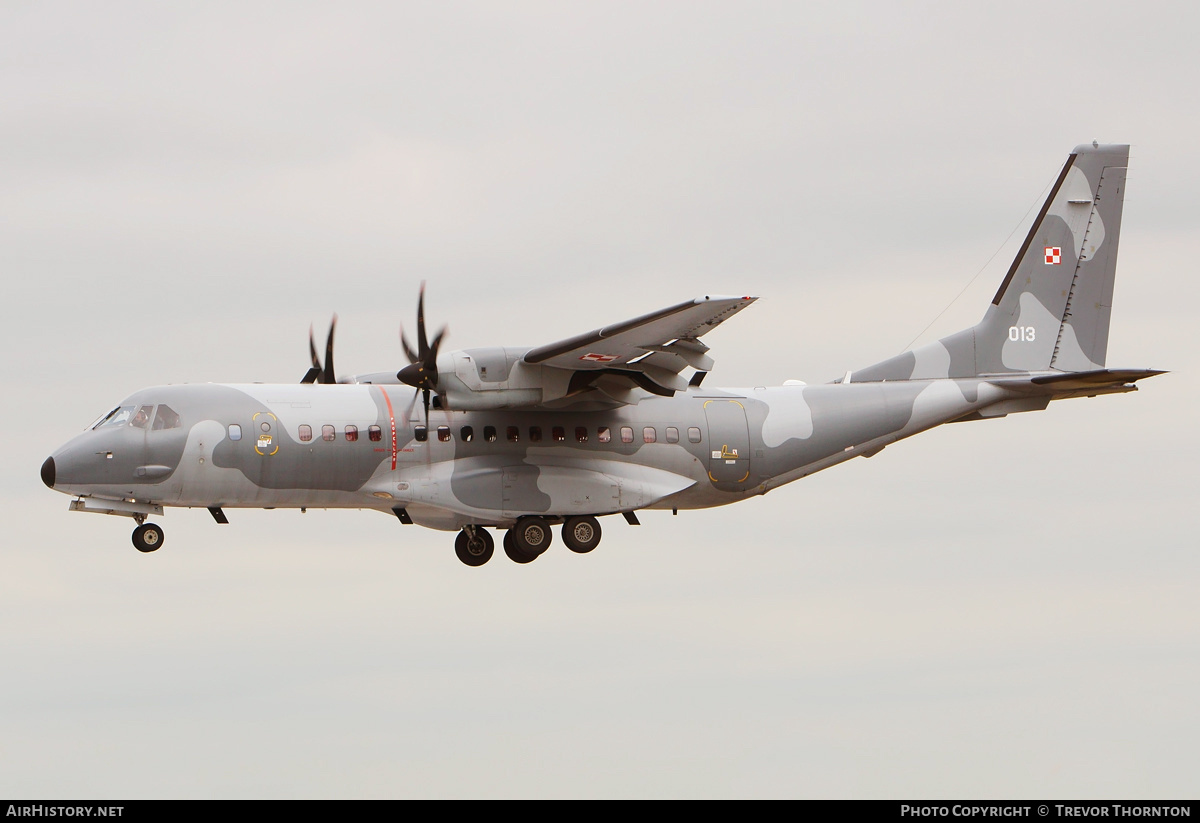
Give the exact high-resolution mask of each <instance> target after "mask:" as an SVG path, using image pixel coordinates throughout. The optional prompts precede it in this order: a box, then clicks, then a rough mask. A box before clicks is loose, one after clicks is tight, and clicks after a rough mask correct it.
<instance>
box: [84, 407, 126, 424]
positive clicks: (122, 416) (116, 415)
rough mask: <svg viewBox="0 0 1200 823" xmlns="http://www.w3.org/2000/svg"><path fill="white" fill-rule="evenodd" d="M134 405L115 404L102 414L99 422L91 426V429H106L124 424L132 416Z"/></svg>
mask: <svg viewBox="0 0 1200 823" xmlns="http://www.w3.org/2000/svg"><path fill="white" fill-rule="evenodd" d="M134 408H135V407H134V406H117V407H116V408H115V409H113V410H112V411H110V412H109V413H108V414H107V415H105V416H104V419H102V420H101V421H100V422H98V423H96V424H95V425H94V426H92V428H93V429H107V428H111V427H116V426H124V425H125V424H126V423H128V422H129V420H130V418H132V417H133V410H134Z"/></svg>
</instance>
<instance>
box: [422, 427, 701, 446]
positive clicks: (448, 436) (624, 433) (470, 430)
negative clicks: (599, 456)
mask: <svg viewBox="0 0 1200 823" xmlns="http://www.w3.org/2000/svg"><path fill="white" fill-rule="evenodd" d="M436 431H437V439H438V440H439V441H440V442H443V443H448V442H450V441H451V440H453V439H454V434H453V431H452V430H451V428H450V426H438V427H437V429H436ZM413 434H414V436H415V437H416V439H417V440H418V441H419V442H421V443H424V442H425V441H426V440H428V439H429V431H428V429H426V428H425V427H424V426H417V427H416V428H415V430H414V432H413ZM526 434H527V436H528V438H529V440H528V442H530V443H542V442H549V443H565V442H567V439H568V438H567V428H566V427H565V426H551V427H550V431H549V435H548V436H547V435H546V433H545V432H543V431H542V427H541V426H530V427H529V428H528V429H527V430H526ZM664 434H665V438H664V439H665V441H666V442H667V443H678V442H679V429H678V427H676V426H667V428H666V431H665V432H664ZM591 436H592V430H591V429H589V428H588V427H587V426H575V428H574V442H576V443H587V442H588V440H589V439H590V438H591ZM687 436H688V442H689V443H699V442H700V428H699V427H698V426H690V427H688V430H687ZM458 437H459V440H461V441H462V442H463V443H471V442H474V440H475V429H474V427H473V426H463V427H461V428H460V429H459V430H458ZM595 437H596V441H597V442H598V443H611V442H612V439H613V433H612V429H610V428H609V427H608V426H598V427H596V429H595ZM620 437H621V442H622V443H633V442H634V431H633V427H632V426H622V427H621V428H620ZM483 439H484V440H485V441H487V442H488V443H492V442H495V441H496V440H497V432H496V427H495V426H484V427H483ZM504 439H505V440H507V441H508V442H509V443H520V442H521V428H520V427H519V426H508V427H507V428H506V429H505V431H504ZM642 442H643V443H657V442H658V429H657V428H655V427H654V426H645V427H644V428H643V429H642Z"/></svg>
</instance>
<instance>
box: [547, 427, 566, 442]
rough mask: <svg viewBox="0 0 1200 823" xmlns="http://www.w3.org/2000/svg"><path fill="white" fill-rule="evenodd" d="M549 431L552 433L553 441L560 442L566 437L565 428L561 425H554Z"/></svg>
mask: <svg viewBox="0 0 1200 823" xmlns="http://www.w3.org/2000/svg"><path fill="white" fill-rule="evenodd" d="M550 432H551V434H553V435H554V442H555V443H561V442H563V441H564V440H566V439H567V430H566V429H564V428H563V427H562V426H555V427H554V428H553V429H551V430H550Z"/></svg>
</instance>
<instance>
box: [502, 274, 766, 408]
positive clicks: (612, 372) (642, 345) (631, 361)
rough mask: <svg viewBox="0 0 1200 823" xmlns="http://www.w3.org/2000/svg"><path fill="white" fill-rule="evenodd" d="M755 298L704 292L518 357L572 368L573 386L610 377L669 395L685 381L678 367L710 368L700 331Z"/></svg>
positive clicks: (683, 386)
mask: <svg viewBox="0 0 1200 823" xmlns="http://www.w3.org/2000/svg"><path fill="white" fill-rule="evenodd" d="M757 299H758V298H757V297H717V296H710V295H706V296H704V297H700V298H697V299H695V300H689V301H687V302H686V303H679V304H678V305H675V306H669V307H667V308H665V309H660V310H659V311H656V312H651V313H650V314H644V315H642V316H641V317H635V318H633V319H632V320H626V321H625V322H623V323H616V324H613V325H611V326H604V327H603V328H599V329H596V330H594V331H590V332H587V333H586V334H580V335H577V336H575V337H571V338H568V339H566V340H561V341H559V342H557V343H551V344H550V345H548V346H538V347H537V348H534V349H530V350H529V351H528V352H526V353H525V356H524V358H523V360H524V361H525V362H526V363H531V364H534V365H542V366H550V367H553V368H559V369H567V370H570V371H571V372H574V373H575V375H574V377H573V378H572V381H573V382H574V383H576V384H577V385H576V389H582V388H585V387H590V386H592V385H594V384H596V383H597V381H599V380H601V379H602V378H608V377H615V378H618V379H619V380H626V381H629V382H632V383H633V384H635V385H637V386H640V387H641V388H643V389H646V390H647V391H651V392H654V393H655V394H662V395H670V394H672V393H674V392H676V391H684V390H686V389H687V385H688V381H687V380H685V379H684V378H683V377H682V376H681V375H680V372H682V371H683V370H684V368H686V367H689V366H690V367H691V368H693V369H696V370H697V371H699V372H707V371H708V370H710V369H711V368H712V366H713V361H712V358H711V357H709V356H708V346H706V345H704V344H703V343H701V342H700V337H702V336H703V335H705V334H707V333H708V332H710V331H712V330H713V329H714V328H716V327H717V326H719V325H720V324H721V323H722V322H724V321H725V320H726V319H727V318H729V317H732V316H733V315H735V314H737V313H738V312H740V311H741V310H742V309H744V308H746V307H747V306H749V305H750V304H751V303H753V302H754V301H755V300H757ZM610 382H612V381H610Z"/></svg>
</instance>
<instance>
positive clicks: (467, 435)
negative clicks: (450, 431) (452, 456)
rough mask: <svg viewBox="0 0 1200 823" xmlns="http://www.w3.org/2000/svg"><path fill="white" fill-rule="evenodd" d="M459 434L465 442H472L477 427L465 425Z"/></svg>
mask: <svg viewBox="0 0 1200 823" xmlns="http://www.w3.org/2000/svg"><path fill="white" fill-rule="evenodd" d="M458 434H459V437H461V438H462V442H464V443H470V442H471V441H472V440H474V439H475V429H473V428H471V427H470V426H463V427H462V428H461V429H459V431H458Z"/></svg>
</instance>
